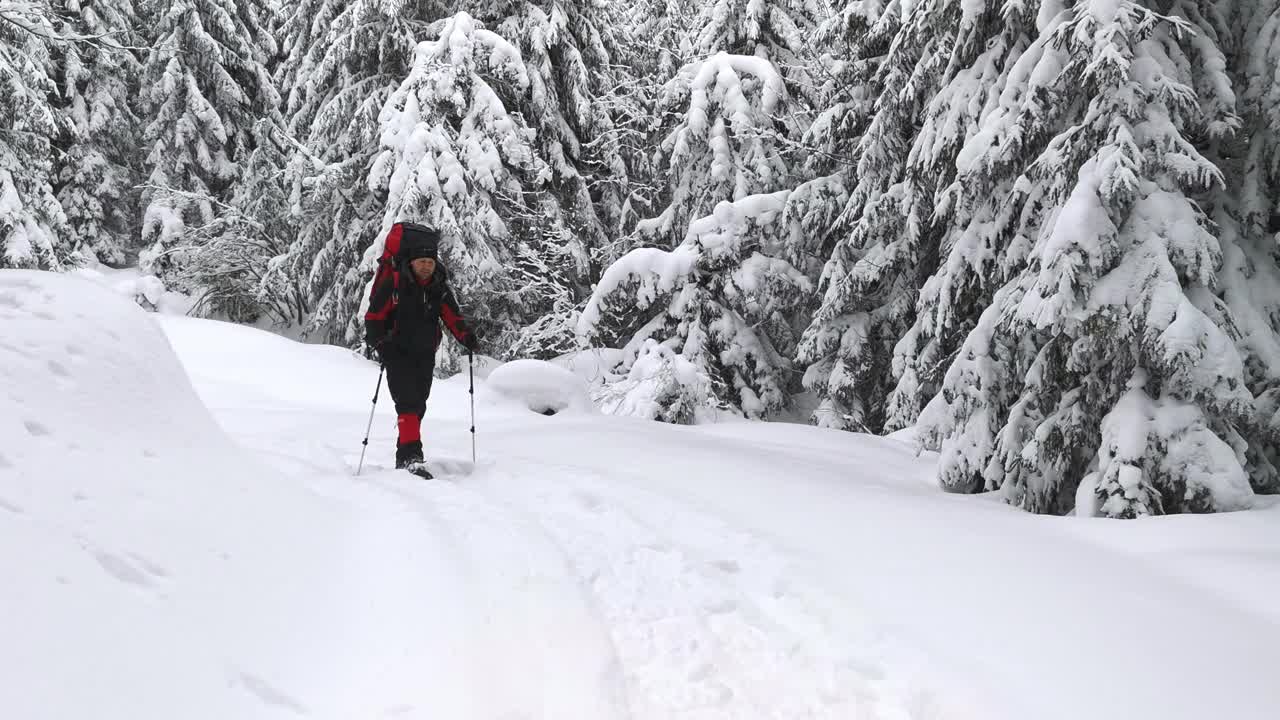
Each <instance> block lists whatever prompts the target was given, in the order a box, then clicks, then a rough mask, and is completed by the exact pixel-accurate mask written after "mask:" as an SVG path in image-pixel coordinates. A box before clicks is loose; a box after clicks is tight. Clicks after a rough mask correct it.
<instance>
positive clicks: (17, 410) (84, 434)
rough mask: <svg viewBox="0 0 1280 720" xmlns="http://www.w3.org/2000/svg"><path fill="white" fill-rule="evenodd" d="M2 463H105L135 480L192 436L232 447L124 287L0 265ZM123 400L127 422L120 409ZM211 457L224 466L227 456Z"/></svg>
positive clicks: (63, 472) (163, 466)
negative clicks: (2, 269)
mask: <svg viewBox="0 0 1280 720" xmlns="http://www.w3.org/2000/svg"><path fill="white" fill-rule="evenodd" d="M0 320H2V321H3V324H4V328H5V332H4V334H3V337H0V376H2V377H3V378H4V382H3V383H0V385H3V387H4V388H5V391H4V392H3V393H2V394H0V408H3V412H0V438H5V439H7V440H8V442H4V443H0V447H2V448H3V450H2V451H0V470H8V471H9V472H16V473H17V474H18V475H19V476H20V477H22V478H28V479H30V478H32V477H35V476H39V477H41V478H42V479H44V480H45V481H46V482H48V481H50V480H58V481H61V480H74V479H76V478H83V476H84V474H86V473H87V474H96V473H98V472H99V471H101V470H102V468H103V466H104V464H106V465H111V466H118V467H120V468H121V469H122V470H123V469H125V468H128V469H129V470H130V471H131V472H135V473H137V475H136V476H137V477H138V478H139V479H143V480H145V479H148V478H162V477H165V476H166V475H167V474H170V473H173V472H175V471H181V470H183V469H184V467H182V465H174V464H173V463H171V462H168V461H169V460H170V459H172V458H174V455H175V453H181V454H180V457H181V460H182V461H183V464H185V461H186V460H187V459H188V457H187V456H186V454H185V452H184V450H185V448H186V447H187V446H189V445H191V444H192V442H193V440H194V439H197V438H198V439H199V440H200V445H201V446H205V447H207V446H208V444H210V443H212V444H214V445H215V446H217V447H216V448H210V449H216V450H229V449H230V444H229V441H227V440H226V439H225V437H223V436H222V434H221V432H220V431H219V430H218V427H217V425H216V424H215V423H214V421H213V419H212V418H211V417H210V416H209V413H208V412H207V411H206V410H205V408H204V407H203V406H202V405H201V404H200V401H199V399H198V398H197V396H196V393H195V390H194V389H193V388H192V386H191V383H190V381H189V380H188V379H187V376H186V373H185V372H184V371H183V369H182V366H181V365H180V364H179V362H178V360H177V358H176V357H175V356H174V353H173V350H172V349H171V347H170V346H169V342H168V340H167V339H166V338H165V335H164V333H163V332H162V331H161V329H160V327H159V326H158V325H156V324H155V322H153V321H152V319H151V318H150V317H149V316H148V315H147V314H146V312H145V311H143V310H142V309H141V308H139V307H138V306H137V305H135V304H133V303H132V302H130V300H128V299H127V298H125V297H124V296H122V295H119V294H117V293H114V292H111V291H110V290H109V289H107V288H106V287H104V286H102V285H99V284H97V283H94V282H90V281H88V280H86V279H80V278H76V277H73V276H67V275H59V274H53V273H42V272H35V271H5V272H3V273H0ZM122 408H127V409H128V411H129V413H128V421H127V422H121V419H122V418H121V417H120V412H121V409H122ZM210 455H211V457H209V458H207V460H208V461H209V462H211V463H213V464H214V466H215V467H218V466H221V467H223V468H226V467H227V466H226V458H227V456H226V455H225V454H222V453H210Z"/></svg>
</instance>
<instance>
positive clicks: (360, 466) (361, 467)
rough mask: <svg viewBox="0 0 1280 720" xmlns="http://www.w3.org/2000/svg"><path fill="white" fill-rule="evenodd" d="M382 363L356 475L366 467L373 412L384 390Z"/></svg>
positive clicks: (379, 364)
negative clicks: (366, 451)
mask: <svg viewBox="0 0 1280 720" xmlns="http://www.w3.org/2000/svg"><path fill="white" fill-rule="evenodd" d="M385 369H386V368H385V366H383V365H382V363H378V386H377V387H375V388H374V389H373V407H371V408H369V426H368V427H366V428H365V429H364V443H363V444H364V447H362V448H361V449H360V465H359V466H357V467H356V476H359V475H360V471H361V470H363V469H364V451H365V450H368V449H369V432H370V431H371V430H373V412H374V411H375V410H377V409H378V393H380V392H382V372H383V370H385Z"/></svg>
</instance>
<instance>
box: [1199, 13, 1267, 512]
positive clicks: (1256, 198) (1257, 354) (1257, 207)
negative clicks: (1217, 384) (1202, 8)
mask: <svg viewBox="0 0 1280 720" xmlns="http://www.w3.org/2000/svg"><path fill="white" fill-rule="evenodd" d="M1234 10H1235V12H1234V13H1233V15H1232V17H1231V21H1232V27H1233V29H1234V30H1235V33H1234V36H1235V38H1236V40H1237V42H1236V45H1235V46H1234V47H1232V48H1230V49H1227V48H1224V51H1226V52H1227V55H1228V57H1230V58H1234V59H1235V64H1236V67H1235V72H1234V76H1235V77H1236V78H1239V80H1238V82H1237V87H1238V88H1239V99H1240V103H1239V104H1240V108H1241V116H1242V129H1241V131H1240V132H1239V134H1238V138H1237V142H1233V143H1219V144H1217V146H1216V147H1215V148H1214V150H1215V151H1216V152H1217V154H1218V155H1219V156H1220V157H1219V159H1218V162H1219V163H1221V164H1222V166H1223V167H1224V169H1225V172H1226V175H1227V177H1228V182H1229V183H1231V188H1230V190H1229V191H1228V192H1226V193H1223V194H1222V195H1221V196H1220V202H1219V204H1218V206H1217V208H1216V212H1214V213H1213V219H1214V221H1215V222H1216V223H1217V225H1218V226H1219V228H1220V232H1219V240H1220V242H1221V243H1222V269H1221V271H1220V272H1219V295H1220V296H1221V297H1222V299H1223V301H1224V302H1226V304H1227V305H1228V306H1229V307H1230V308H1231V314H1232V317H1233V318H1234V320H1235V324H1236V327H1237V329H1238V332H1239V339H1238V340H1237V344H1239V345H1240V347H1241V352H1242V354H1243V355H1244V358H1245V380H1246V382H1247V383H1248V386H1249V389H1250V391H1252V392H1253V394H1254V396H1255V397H1256V398H1257V400H1256V403H1255V404H1256V411H1257V423H1258V427H1259V430H1260V431H1259V433H1258V436H1259V437H1258V438H1257V442H1255V443H1251V444H1250V446H1249V451H1248V456H1247V457H1248V460H1249V463H1248V465H1247V467H1248V469H1249V475H1250V479H1251V480H1252V482H1253V485H1254V488H1255V489H1256V490H1258V491H1259V492H1267V493H1280V473H1278V472H1277V471H1276V468H1280V73H1277V70H1276V69H1277V68H1280V1H1278V0H1262V1H1261V2H1249V3H1235V4H1234Z"/></svg>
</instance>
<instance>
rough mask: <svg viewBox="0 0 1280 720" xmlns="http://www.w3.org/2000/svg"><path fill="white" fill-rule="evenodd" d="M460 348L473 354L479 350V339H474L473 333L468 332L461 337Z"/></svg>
mask: <svg viewBox="0 0 1280 720" xmlns="http://www.w3.org/2000/svg"><path fill="white" fill-rule="evenodd" d="M462 347H464V348H466V349H467V351H468V352H470V353H472V354H474V353H475V352H476V351H477V350H479V349H480V338H478V337H476V334H475V333H474V332H469V333H467V334H466V335H463V336H462Z"/></svg>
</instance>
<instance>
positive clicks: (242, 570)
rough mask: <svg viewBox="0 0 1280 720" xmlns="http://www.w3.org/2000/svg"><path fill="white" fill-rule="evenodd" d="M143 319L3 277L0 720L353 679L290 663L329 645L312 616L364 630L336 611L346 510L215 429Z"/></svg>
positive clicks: (253, 697) (259, 698) (72, 292)
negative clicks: (293, 484)
mask: <svg viewBox="0 0 1280 720" xmlns="http://www.w3.org/2000/svg"><path fill="white" fill-rule="evenodd" d="M157 317H159V316H157V315H155V314H154V313H148V312H147V311H145V310H143V309H142V308H140V307H138V306H137V305H136V304H135V303H134V302H133V301H132V300H131V299H130V298H128V297H125V296H122V295H120V294H118V293H116V292H114V291H113V290H112V289H111V288H109V287H106V286H104V285H102V284H100V283H97V282H94V281H92V280H90V279H87V278H83V277H76V276H72V275H62V274H55V273H46V272H37V271H0V327H3V328H4V332H3V334H0V576H2V577H3V578H4V580H3V582H0V638H3V639H4V640H3V642H0V676H3V678H4V680H3V681H2V682H0V708H3V709H4V710H3V713H2V714H3V715H4V717H12V718H23V719H24V720H44V719H46V718H47V719H49V720H55V719H61V718H89V717H101V718H160V717H184V718H192V719H195V718H210V719H212V718H231V717H235V718H268V717H280V716H281V715H280V713H281V711H282V709H284V710H293V711H294V712H296V713H299V714H306V708H305V705H304V703H303V701H301V700H299V699H298V698H299V697H303V696H304V693H307V692H308V691H310V692H311V693H313V694H319V693H320V691H321V690H323V689H324V688H326V687H336V686H338V685H340V684H341V683H339V682H338V681H339V680H340V679H341V678H343V677H344V676H348V677H349V676H350V675H351V672H350V671H349V669H345V668H336V667H334V666H333V665H332V663H328V662H323V661H320V662H305V663H304V662H299V656H300V655H301V654H302V653H311V654H314V655H319V656H321V657H335V658H340V657H344V656H343V655H342V654H341V653H339V652H338V648H323V649H322V646H323V645H324V644H325V643H326V642H330V641H329V640H328V639H327V638H326V637H325V635H324V627H325V625H326V623H329V624H331V620H323V618H324V617H325V616H326V615H328V616H330V618H332V617H337V616H341V617H343V618H344V621H350V622H353V623H359V622H361V618H360V617H359V616H355V615H353V613H351V611H350V609H349V608H345V609H339V608H338V607H335V605H340V604H342V598H343V589H344V588H345V587H347V586H350V585H352V582H351V580H350V578H346V577H344V576H343V574H341V573H335V571H334V567H335V563H338V564H342V560H341V558H342V557H343V551H344V549H343V543H344V537H347V536H349V534H350V531H349V530H348V529H347V528H346V527H344V524H345V523H343V522H342V521H343V520H344V519H345V515H344V513H345V510H344V509H343V508H342V507H341V506H340V505H336V504H334V503H331V502H326V501H325V500H323V499H321V498H317V497H316V496H314V494H308V493H304V492H299V491H297V490H291V489H289V488H288V487H287V486H284V485H283V484H282V483H279V482H278V480H279V478H278V476H275V475H274V474H273V473H271V472H269V471H267V470H266V465H265V464H264V463H261V462H260V461H259V460H257V459H256V457H255V456H251V455H249V454H247V453H246V452H244V451H243V450H241V449H240V448H239V447H238V446H236V445H235V444H234V443H233V442H232V441H231V440H230V439H229V437H227V436H226V435H225V434H224V433H223V431H222V430H221V429H220V428H219V426H218V425H217V424H216V422H215V421H214V420H213V418H212V417H211V415H210V413H209V412H208V410H207V409H206V408H205V407H204V406H203V405H202V404H201V403H200V400H199V398H198V397H197V394H196V392H195V390H194V389H193V387H192V383H191V381H190V379H189V378H188V376H187V375H186V373H185V371H184V370H183V367H182V365H181V364H180V363H179V361H178V359H177V357H176V356H175V354H174V351H173V349H172V348H171V346H170V345H169V342H168V341H167V340H166V337H165V335H164V333H163V332H162V330H161V327H160V325H159V324H158V323H157V322H156V318H157ZM326 526H327V527H328V528H329V529H330V532H326V533H317V532H316V530H315V528H317V527H326ZM347 595H349V593H347ZM346 604H348V605H350V606H356V605H355V604H354V603H352V602H351V601H350V599H349V597H348V598H347V599H346ZM334 613H339V615H334ZM300 648H305V649H300ZM342 652H345V653H347V656H349V654H350V653H351V652H354V650H353V649H352V648H348V647H343V648H342Z"/></svg>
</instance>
